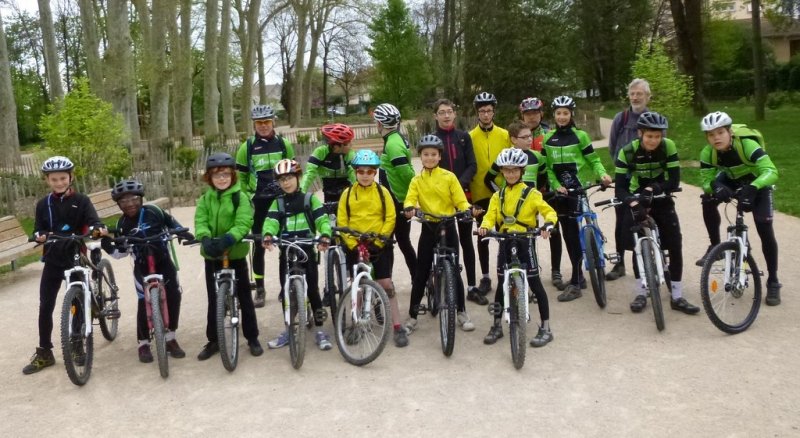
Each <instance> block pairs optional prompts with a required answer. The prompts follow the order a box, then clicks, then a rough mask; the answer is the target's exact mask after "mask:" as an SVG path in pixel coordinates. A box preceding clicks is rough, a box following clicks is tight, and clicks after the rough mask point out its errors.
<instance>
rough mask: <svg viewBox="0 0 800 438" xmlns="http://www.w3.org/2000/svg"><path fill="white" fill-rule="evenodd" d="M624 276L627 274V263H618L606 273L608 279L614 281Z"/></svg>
mask: <svg viewBox="0 0 800 438" xmlns="http://www.w3.org/2000/svg"><path fill="white" fill-rule="evenodd" d="M624 276H625V265H623V264H622V263H617V264H616V265H614V267H613V268H612V269H611V270H610V271H608V273H607V274H606V280H608V281H614V280H616V279H618V278H620V277H624Z"/></svg>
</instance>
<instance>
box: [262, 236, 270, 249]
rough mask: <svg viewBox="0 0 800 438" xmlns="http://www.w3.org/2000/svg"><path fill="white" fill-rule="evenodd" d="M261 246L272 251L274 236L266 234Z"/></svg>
mask: <svg viewBox="0 0 800 438" xmlns="http://www.w3.org/2000/svg"><path fill="white" fill-rule="evenodd" d="M261 246H263V247H264V249H266V250H269V251H272V248H273V246H272V236H270V235H269V234H265V235H264V240H262V241H261Z"/></svg>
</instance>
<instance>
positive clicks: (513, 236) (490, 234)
mask: <svg viewBox="0 0 800 438" xmlns="http://www.w3.org/2000/svg"><path fill="white" fill-rule="evenodd" d="M541 234H542V229H541V228H534V229H532V230H530V231H519V232H512V233H501V232H499V231H494V230H489V231H487V232H486V234H485V235H484V236H482V237H483V239H495V240H528V239H530V238H531V237H533V238H536V237H539V236H540V235H541ZM472 235H473V236H480V234H479V233H478V232H477V231H473V232H472ZM483 239H481V240H483Z"/></svg>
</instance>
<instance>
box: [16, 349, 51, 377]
mask: <svg viewBox="0 0 800 438" xmlns="http://www.w3.org/2000/svg"><path fill="white" fill-rule="evenodd" d="M55 364H56V358H55V357H54V356H53V350H51V349H49V348H38V347H37V348H36V352H35V353H33V357H31V363H30V364H28V365H25V368H23V369H22V374H33V373H38V372H39V371H41V370H43V369H45V368H47V367H51V366H53V365H55Z"/></svg>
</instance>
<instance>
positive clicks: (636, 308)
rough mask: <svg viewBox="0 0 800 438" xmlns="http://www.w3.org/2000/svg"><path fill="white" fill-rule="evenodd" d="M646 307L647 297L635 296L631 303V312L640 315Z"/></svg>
mask: <svg viewBox="0 0 800 438" xmlns="http://www.w3.org/2000/svg"><path fill="white" fill-rule="evenodd" d="M645 307H647V297H646V296H644V295H636V298H634V299H633V301H631V312H633V313H641V312H642V311H643V310H644V308H645Z"/></svg>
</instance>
